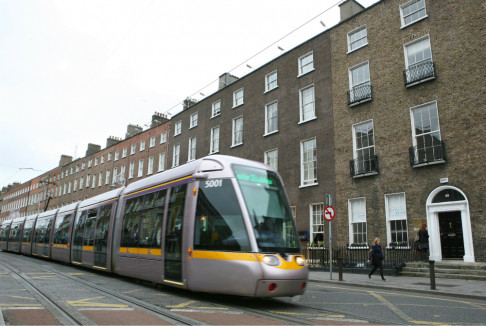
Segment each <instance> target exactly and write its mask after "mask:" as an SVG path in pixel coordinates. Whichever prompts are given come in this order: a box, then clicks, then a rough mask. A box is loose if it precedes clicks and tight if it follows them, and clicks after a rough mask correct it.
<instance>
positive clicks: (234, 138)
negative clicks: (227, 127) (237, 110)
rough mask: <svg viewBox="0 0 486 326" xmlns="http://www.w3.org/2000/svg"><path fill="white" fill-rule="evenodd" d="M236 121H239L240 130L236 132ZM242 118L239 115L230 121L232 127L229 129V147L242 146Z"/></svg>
mask: <svg viewBox="0 0 486 326" xmlns="http://www.w3.org/2000/svg"><path fill="white" fill-rule="evenodd" d="M237 120H241V128H240V129H239V130H236V128H237V125H236V124H237ZM243 122H244V120H243V116H242V115H240V116H238V117H236V118H234V119H233V120H232V127H231V147H236V146H241V145H243Z"/></svg>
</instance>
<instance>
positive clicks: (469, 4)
mask: <svg viewBox="0 0 486 326" xmlns="http://www.w3.org/2000/svg"><path fill="white" fill-rule="evenodd" d="M340 7H341V21H340V23H339V24H337V25H336V26H334V27H332V28H330V29H328V30H326V31H324V32H323V33H321V34H319V35H317V36H315V37H314V38H312V39H310V40H308V41H306V42H304V43H302V44H301V45H299V46H297V47H296V48H294V49H291V50H289V51H287V52H285V53H283V54H282V55H281V56H279V57H277V58H275V59H274V60H272V61H271V62H269V63H267V64H265V65H264V66H262V67H260V68H258V69H256V70H254V71H253V72H251V73H250V74H248V75H246V76H244V77H242V78H237V77H235V76H231V75H229V74H223V75H222V76H221V77H220V83H219V84H220V87H219V90H218V91H216V92H215V93H213V94H211V95H209V96H207V97H205V98H204V99H203V100H201V101H199V102H196V101H194V100H191V99H187V100H186V101H184V109H183V110H182V111H181V112H180V113H178V114H177V115H175V116H173V117H172V118H171V120H170V121H167V120H164V119H162V120H161V118H164V117H161V116H160V115H159V114H156V115H154V117H153V121H155V122H154V125H153V126H152V127H151V128H150V129H149V130H145V131H143V130H141V128H139V127H137V126H129V128H128V129H127V135H126V136H127V137H126V139H125V140H121V139H116V138H110V139H108V141H107V146H106V148H104V149H101V147H100V146H96V145H94V147H93V146H92V147H91V150H88V151H87V153H86V156H85V157H84V158H80V159H77V160H74V161H69V162H64V163H63V164H60V167H59V168H57V169H58V170H56V172H50V173H46V174H45V175H43V176H41V177H39V178H38V179H39V180H31V181H30V183H31V184H33V185H36V184H43V185H45V184H46V182H45V180H50V182H48V183H47V184H48V186H43V187H44V188H46V187H47V188H48V189H46V190H45V192H44V193H43V194H42V193H41V192H42V191H41V189H40V188H39V186H37V188H35V187H36V186H33V187H32V185H29V186H30V188H29V189H30V191H27V195H26V192H25V191H24V192H22V191H19V189H20V188H18V187H23V188H22V189H26V187H29V186H26V185H25V184H24V185H18V186H17V187H15V188H12V189H11V190H9V191H7V192H4V193H3V195H2V196H3V197H2V198H3V200H2V202H1V203H0V207H2V211H1V213H0V218H3V219H5V218H6V217H7V216H9V214H11V212H12V210H11V209H12V207H17V206H18V203H19V201H18V200H19V198H17V197H15V198H16V199H14V197H13V196H12V192H15V193H16V194H17V196H19V194H20V193H21V196H24V197H25V196H34V197H35V198H37V199H39V198H45V199H46V200H47V198H50V203H49V205H48V207H52V208H54V207H59V206H62V205H65V204H69V203H72V202H76V201H79V200H82V199H84V198H87V197H91V196H94V195H96V194H99V193H102V192H106V191H109V190H110V189H111V188H112V187H113V185H114V186H121V185H123V184H128V183H130V182H132V181H134V180H138V179H140V178H143V177H146V176H149V175H151V174H153V173H157V172H161V171H164V170H165V169H169V168H172V167H175V166H178V165H182V164H184V163H186V162H190V161H192V160H195V159H198V158H201V157H204V156H207V155H211V154H216V153H218V154H224V155H233V156H239V157H245V158H248V159H252V160H256V161H262V162H265V163H266V164H268V165H270V166H272V167H274V168H275V169H277V170H278V171H279V173H280V174H281V176H282V178H283V180H284V183H285V186H286V189H287V191H288V195H289V198H290V202H291V205H292V208H293V213H294V215H295V219H296V224H297V228H298V230H299V233H300V236H301V240H302V241H304V242H306V243H308V244H309V245H314V246H316V245H321V244H323V245H324V246H328V245H329V227H330V225H329V223H328V222H326V221H325V220H324V218H323V212H324V209H325V207H326V206H327V205H328V204H332V205H333V206H334V208H335V211H336V217H335V218H334V220H333V222H332V223H331V224H332V228H333V230H332V232H333V233H332V234H333V240H332V241H333V244H334V243H335V244H337V245H339V246H348V247H349V249H355V248H360V247H362V248H367V247H368V246H369V245H370V244H371V243H372V241H373V239H374V238H375V237H380V238H381V239H382V243H384V244H386V246H388V247H397V248H400V247H402V248H408V246H409V245H410V243H411V242H412V241H413V240H414V238H415V234H416V231H417V230H418V228H419V227H420V226H421V225H422V224H426V225H427V226H428V230H429V236H430V239H429V243H430V258H431V259H433V260H437V261H440V260H443V259H461V260H463V261H466V262H472V261H478V260H481V261H486V224H485V223H484V219H485V217H486V216H485V214H486V204H485V203H484V201H483V200H482V189H483V188H484V187H485V184H486V174H485V173H484V167H483V162H484V161H485V159H486V145H485V142H484V141H482V140H483V138H484V130H485V129H486V110H485V104H484V98H485V95H486V87H485V85H486V83H485V74H484V71H485V70H486V69H485V68H486V64H485V62H486V52H485V51H484V48H485V42H486V41H485V40H486V28H485V27H486V26H485V25H486V23H485V22H486V4H485V3H484V1H483V0H471V1H455V0H441V1H438V0H384V1H380V2H378V3H376V4H374V5H372V6H370V7H368V8H364V7H362V6H361V5H360V4H359V3H358V2H356V1H354V0H348V1H345V2H343V3H342V4H341V5H340ZM53 171H54V170H53ZM41 180H44V182H43V183H42V182H41V183H39V182H40V181H41ZM54 182H55V183H54ZM49 187H51V188H49ZM17 188H18V189H17ZM41 188H42V187H41ZM49 189H51V190H49ZM39 193H40V194H39ZM51 194H53V195H51ZM51 197H52V198H51ZM13 200H16V204H15V205H17V206H15V205H14V204H12V203H13ZM25 200H26V199H23V201H25ZM33 202H35V201H33ZM35 203H37V202H35ZM41 204H42V203H41ZM41 204H38V209H40V207H41V206H42V205H41ZM31 208H32V209H34V206H32V207H31ZM15 209H17V208H15ZM25 211H26V212H27V211H31V210H28V209H26V210H25ZM356 250H360V249H356ZM361 250H365V249H361Z"/></svg>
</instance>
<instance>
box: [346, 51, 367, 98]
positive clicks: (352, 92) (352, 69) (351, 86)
mask: <svg viewBox="0 0 486 326" xmlns="http://www.w3.org/2000/svg"><path fill="white" fill-rule="evenodd" d="M363 67H367V68H368V76H367V77H368V78H367V79H366V78H364V79H363V81H362V82H357V83H356V84H355V80H354V78H353V72H355V71H357V70H358V69H361V68H363ZM348 77H349V94H350V98H349V100H350V103H353V104H358V103H362V102H365V101H371V99H372V96H371V71H370V62H369V60H366V61H363V62H361V63H359V64H357V65H354V66H352V67H350V68H349V69H348ZM365 77H366V76H365ZM365 85H369V86H370V96H369V97H364V98H363V99H361V100H359V99H358V100H354V99H355V98H356V95H355V89H356V88H359V87H363V86H365ZM351 96H352V99H353V101H351Z"/></svg>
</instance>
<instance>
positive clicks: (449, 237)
mask: <svg viewBox="0 0 486 326" xmlns="http://www.w3.org/2000/svg"><path fill="white" fill-rule="evenodd" d="M439 228H440V245H441V249H442V258H444V259H463V256H464V240H463V234H462V223H461V212H445V213H439Z"/></svg>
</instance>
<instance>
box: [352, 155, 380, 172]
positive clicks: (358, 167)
mask: <svg viewBox="0 0 486 326" xmlns="http://www.w3.org/2000/svg"><path fill="white" fill-rule="evenodd" d="M349 169H350V172H351V176H352V177H356V176H364V175H369V174H377V173H378V172H379V166H378V156H376V155H373V156H370V157H362V158H357V159H355V160H351V161H349Z"/></svg>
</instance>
